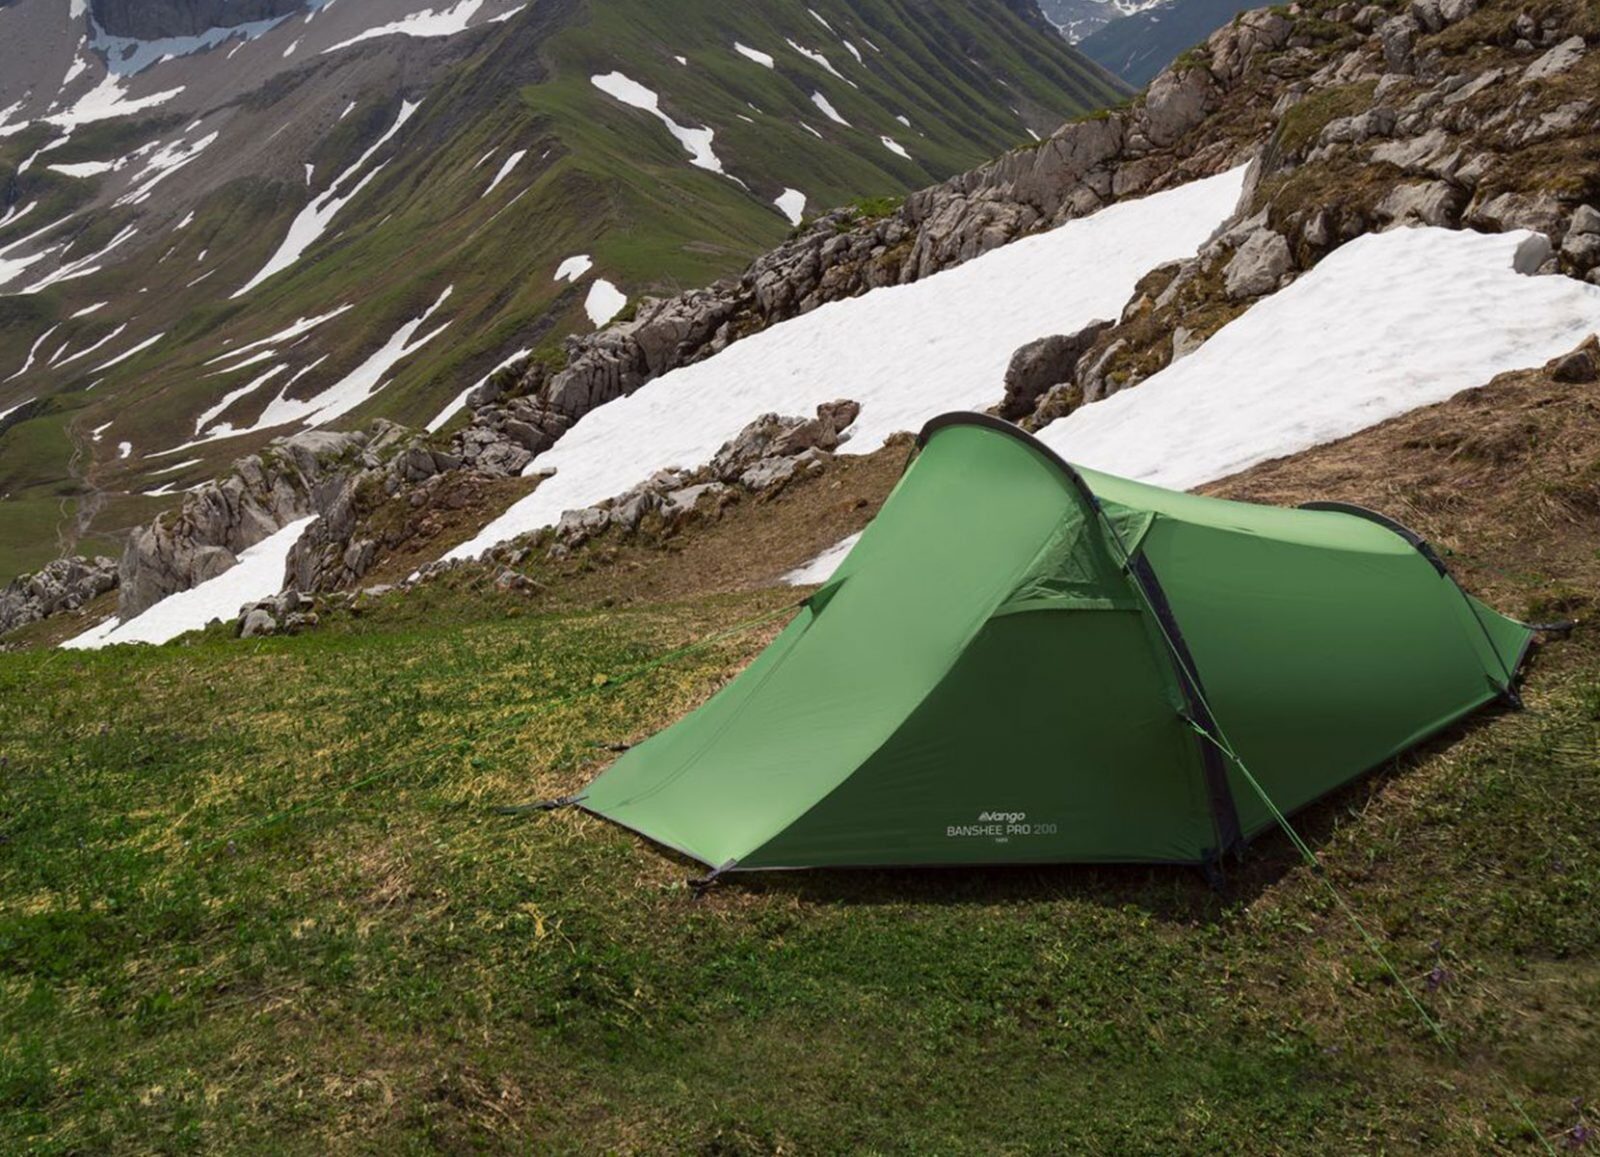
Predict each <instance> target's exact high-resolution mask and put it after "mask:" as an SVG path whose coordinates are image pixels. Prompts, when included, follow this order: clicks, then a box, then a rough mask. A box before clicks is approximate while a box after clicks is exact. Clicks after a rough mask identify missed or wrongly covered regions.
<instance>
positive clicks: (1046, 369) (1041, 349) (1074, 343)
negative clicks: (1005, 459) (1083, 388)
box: [1000, 321, 1112, 421]
mask: <svg viewBox="0 0 1600 1157" xmlns="http://www.w3.org/2000/svg"><path fill="white" fill-rule="evenodd" d="M1111 324H1112V323H1111V322H1109V321H1094V322H1090V323H1089V324H1088V325H1087V326H1085V327H1084V328H1083V329H1081V330H1079V331H1078V332H1077V333H1072V334H1052V335H1051V336H1049V337H1041V338H1038V339H1037V340H1035V341H1031V342H1029V343H1028V344H1027V345H1024V346H1020V347H1019V348H1018V349H1017V350H1016V351H1015V352H1014V353H1012V355H1011V362H1010V364H1009V365H1008V366H1007V367H1006V377H1005V397H1004V398H1003V399H1002V401H1001V403H1000V416H1001V417H1003V418H1007V419H1009V420H1011V421H1016V420H1017V419H1018V418H1020V417H1022V416H1023V415H1024V414H1028V413H1031V412H1032V410H1033V408H1034V404H1035V403H1036V402H1037V401H1038V400H1039V396H1040V395H1041V394H1043V393H1045V392H1046V391H1047V390H1049V389H1050V387H1052V386H1055V385H1059V384H1061V383H1063V382H1070V381H1072V378H1073V372H1074V370H1075V369H1076V367H1077V364H1078V359H1079V358H1081V357H1082V356H1083V355H1084V353H1085V352H1086V351H1087V350H1088V349H1089V347H1090V346H1092V345H1093V344H1094V341H1095V339H1096V338H1097V337H1099V336H1100V334H1101V333H1103V332H1104V331H1105V330H1106V329H1107V328H1108V327H1109V326H1110V325H1111Z"/></svg>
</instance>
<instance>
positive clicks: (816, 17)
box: [806, 8, 833, 32]
mask: <svg viewBox="0 0 1600 1157" xmlns="http://www.w3.org/2000/svg"><path fill="white" fill-rule="evenodd" d="M806 11H807V12H809V13H811V18H812V19H813V20H815V21H816V22H817V23H818V24H820V25H822V26H823V27H824V28H826V29H827V30H828V31H829V32H832V31H833V25H831V24H829V23H828V22H827V21H826V20H824V19H823V18H822V16H821V14H820V13H818V11H817V10H816V9H815V8H807V9H806Z"/></svg>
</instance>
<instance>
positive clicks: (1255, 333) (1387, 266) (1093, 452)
mask: <svg viewBox="0 0 1600 1157" xmlns="http://www.w3.org/2000/svg"><path fill="white" fill-rule="evenodd" d="M1546 251H1547V250H1546V249H1545V247H1544V242H1543V240H1542V239H1540V238H1538V237H1536V235H1534V234H1532V233H1526V232H1518V233H1493V234H1485V233H1473V232H1468V231H1460V232H1458V231H1455V230H1450V229H1433V228H1418V229H1397V230H1394V231H1391V232H1388V233H1371V234H1367V235H1366V236H1364V237H1358V238H1357V239H1356V240H1354V241H1352V242H1350V243H1349V244H1348V245H1345V246H1344V247H1343V248H1341V249H1338V250H1336V251H1335V252H1334V253H1332V254H1330V255H1329V256H1328V257H1327V258H1325V259H1324V260H1323V261H1322V262H1320V263H1319V264H1318V265H1317V266H1316V268H1314V269H1313V270H1311V272H1309V273H1307V274H1305V275H1304V276H1302V277H1301V278H1300V279H1299V280H1298V281H1296V282H1295V283H1294V284H1292V285H1290V286H1289V287H1288V288H1287V289H1282V290H1279V291H1278V292H1277V293H1276V294H1274V295H1272V296H1271V297H1267V298H1263V299H1262V300H1261V301H1259V302H1257V303H1256V304H1255V305H1253V306H1252V307H1251V308H1250V309H1249V311H1248V312H1246V313H1245V314H1244V315H1243V316H1241V317H1239V318H1238V319H1236V320H1235V321H1233V322H1232V323H1231V324H1229V325H1227V326H1224V327H1223V328H1222V329H1221V330H1220V331H1219V332H1218V333H1217V334H1216V335H1215V336H1213V337H1212V338H1211V340H1210V341H1208V342H1206V344H1205V345H1203V346H1201V347H1200V348H1199V349H1198V350H1196V351H1195V352H1194V353H1192V354H1190V355H1189V356H1188V357H1186V358H1184V359H1183V360H1181V361H1179V362H1177V363H1175V364H1173V365H1171V366H1168V367H1167V368H1166V369H1164V370H1162V371H1161V372H1160V373H1158V374H1155V375H1153V376H1152V377H1151V378H1150V379H1149V380H1148V381H1146V382H1144V383H1142V384H1141V385H1138V386H1135V387H1133V388H1132V389H1129V390H1124V391H1122V392H1121V393H1119V394H1113V395H1112V396H1111V397H1109V398H1107V399H1105V400H1104V401H1100V402H1095V403H1093V404H1091V405H1088V406H1084V407H1082V408H1081V409H1079V410H1076V411H1074V412H1073V413H1071V414H1069V415H1068V416H1067V417H1065V418H1062V419H1061V420H1060V421H1057V422H1053V423H1051V424H1050V425H1049V426H1046V427H1045V428H1044V429H1043V430H1042V431H1040V434H1039V437H1040V439H1041V440H1042V441H1043V442H1044V443H1045V444H1046V445H1048V446H1049V447H1050V448H1051V449H1053V450H1055V451H1056V452H1057V453H1058V454H1060V455H1061V456H1062V457H1063V458H1065V459H1067V460H1068V461H1069V462H1075V463H1078V464H1080V465H1083V466H1088V467H1090V468H1092V469H1095V470H1103V471H1105V472H1107V473H1109V474H1118V475H1121V476H1122V477H1124V478H1134V479H1137V480H1139V481H1141V482H1150V483H1154V484H1155V485H1157V486H1167V487H1172V488H1174V489H1180V490H1182V489H1188V488H1190V487H1194V486H1199V485H1201V484H1203V483H1206V482H1212V481H1215V480H1216V479H1218V478H1226V477H1227V476H1228V475H1230V474H1236V473H1238V472H1239V471H1241V470H1246V469H1249V468H1250V467H1251V466H1254V465H1256V464H1257V463H1259V462H1265V461H1268V460H1269V459H1272V458H1280V457H1283V456H1284V455H1288V454H1296V453H1299V452H1300V451H1302V450H1308V449H1310V448H1311V447H1313V446H1318V445H1321V444H1323V443H1325V442H1331V441H1334V440H1335V439H1338V438H1343V437H1347V436H1348V435H1350V434H1354V433H1357V432H1359V431H1361V430H1364V429H1366V428H1367V427H1369V426H1375V425H1377V424H1378V423H1379V422H1383V421H1386V420H1387V419H1389V418H1394V417H1398V416H1399V415H1401V414H1404V413H1407V412H1408V411H1410V410H1414V409H1417V408H1418V407H1421V406H1428V405H1432V404H1433V403H1435V402H1442V401H1444V400H1445V399H1446V398H1448V397H1450V396H1452V395H1454V394H1457V393H1459V392H1461V391H1462V390H1467V389H1472V388H1473V387H1475V386H1481V385H1483V384H1485V383H1486V382H1488V381H1489V380H1490V379H1491V378H1493V377H1494V376H1495V375H1496V374H1502V373H1505V372H1506V371H1508V370H1517V369H1526V368H1528V367H1531V366H1539V365H1543V364H1544V363H1545V362H1547V361H1549V360H1550V359H1551V358H1554V357H1558V356H1560V355H1561V354H1563V353H1566V352H1567V351H1568V350H1570V349H1572V348H1573V347H1574V346H1576V345H1577V344H1578V343H1579V342H1581V341H1583V340H1584V338H1586V337H1587V336H1588V335H1590V334H1592V333H1595V332H1597V331H1600V288H1596V287H1595V286H1592V285H1585V284H1583V283H1582V282H1579V281H1575V280H1573V279H1572V278H1570V277H1530V276H1528V275H1526V274H1523V273H1519V272H1517V269H1518V268H1519V267H1520V268H1531V267H1536V266H1537V265H1538V260H1537V258H1538V257H1539V256H1540V255H1541V254H1543V253H1544V252H1546ZM990 400H991V401H992V400H993V399H990ZM853 543H854V537H852V538H851V539H848V540H846V541H845V542H842V543H840V544H838V545H837V546H835V547H833V548H830V549H829V550H828V551H827V552H825V553H824V554H822V555H820V556H818V557H817V558H816V559H814V560H812V561H811V562H810V563H807V564H806V565H805V566H803V567H801V568H800V569H798V570H796V571H794V572H793V573H792V574H789V575H785V576H784V579H785V581H786V582H792V583H797V584H799V583H816V582H825V581H826V580H827V578H828V576H829V575H831V574H832V573H833V570H834V568H835V567H836V566H838V564H839V563H840V562H841V561H842V560H843V558H844V556H845V554H847V553H848V552H849V546H850V545H853Z"/></svg>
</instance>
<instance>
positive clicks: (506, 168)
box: [483, 149, 528, 197]
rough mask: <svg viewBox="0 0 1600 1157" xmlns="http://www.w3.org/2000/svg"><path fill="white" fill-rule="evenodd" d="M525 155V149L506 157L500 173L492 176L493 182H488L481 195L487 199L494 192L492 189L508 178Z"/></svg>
mask: <svg viewBox="0 0 1600 1157" xmlns="http://www.w3.org/2000/svg"><path fill="white" fill-rule="evenodd" d="M527 155H528V150H527V149H518V150H517V151H516V152H514V153H512V154H511V155H510V156H509V157H507V158H506V160H505V164H503V165H501V166H500V171H499V172H498V173H496V174H495V175H494V180H492V181H490V182H489V187H488V188H487V189H485V190H484V191H483V195H484V196H485V197H487V196H488V195H489V194H490V193H492V192H494V187H495V186H496V185H498V184H499V183H500V182H501V181H503V180H505V179H506V178H507V177H508V176H510V175H511V170H512V169H514V168H516V167H517V163H518V162H519V161H521V160H522V158H523V157H525V156H527Z"/></svg>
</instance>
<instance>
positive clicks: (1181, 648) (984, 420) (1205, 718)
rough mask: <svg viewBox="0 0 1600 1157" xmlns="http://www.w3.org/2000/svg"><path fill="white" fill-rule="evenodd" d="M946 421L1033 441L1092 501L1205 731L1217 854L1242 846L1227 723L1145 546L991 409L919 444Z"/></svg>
mask: <svg viewBox="0 0 1600 1157" xmlns="http://www.w3.org/2000/svg"><path fill="white" fill-rule="evenodd" d="M946 426H982V427H985V428H987V429H990V430H994V431H996V432H997V433H1001V434H1005V435H1007V436H1009V437H1012V438H1016V439H1018V440H1019V441H1022V442H1025V443H1027V444H1028V445H1029V446H1032V447H1033V448H1034V450H1036V451H1037V452H1038V453H1040V454H1042V455H1043V456H1044V457H1045V458H1047V459H1048V460H1049V461H1050V462H1052V463H1054V465H1055V466H1056V468H1057V469H1058V470H1060V471H1061V473H1062V474H1064V475H1065V476H1066V478H1067V480H1068V481H1069V482H1071V484H1072V487H1073V489H1074V490H1076V491H1077V492H1078V495H1079V497H1081V498H1082V499H1083V501H1084V502H1085V503H1087V504H1088V507H1089V509H1090V510H1091V511H1093V512H1094V516H1095V517H1096V518H1098V519H1099V520H1100V522H1101V524H1102V525H1104V527H1105V529H1106V534H1107V535H1108V536H1109V538H1110V540H1111V542H1112V543H1114V544H1115V546H1116V549H1117V554H1118V555H1119V556H1120V560H1121V563H1122V565H1123V567H1124V568H1125V569H1126V571H1127V573H1128V576H1129V578H1131V579H1132V580H1133V585H1134V588H1135V589H1136V590H1138V592H1139V595H1140V597H1141V598H1142V599H1143V601H1144V604H1145V606H1146V607H1148V608H1149V610H1150V613H1151V614H1152V615H1154V616H1155V618H1156V623H1157V626H1158V628H1159V630H1160V634H1161V638H1162V641H1163V643H1164V644H1165V646H1166V650H1167V655H1168V658H1169V659H1170V660H1171V662H1172V666H1173V668H1174V670H1175V671H1176V672H1177V676H1178V683H1179V686H1180V687H1181V689H1182V691H1183V697H1184V701H1185V702H1186V703H1188V705H1189V710H1190V712H1191V713H1192V715H1193V719H1192V723H1193V724H1194V725H1195V726H1196V729H1197V730H1199V731H1200V732H1201V733H1202V737H1201V739H1200V741H1199V742H1200V761H1201V767H1202V769H1203V771H1204V775H1205V782H1206V795H1207V797H1208V799H1209V802H1210V805H1211V819H1212V825H1213V827H1214V828H1215V829H1216V833H1217V840H1218V848H1217V855H1218V856H1221V855H1223V854H1224V853H1226V852H1228V851H1230V850H1233V849H1235V848H1238V847H1240V846H1242V844H1243V839H1242V837H1241V834H1240V828H1239V809H1238V808H1237V807H1236V806H1235V804H1234V802H1233V791H1232V789H1231V788H1230V787H1229V786H1228V767H1227V763H1226V761H1225V759H1224V752H1225V751H1226V750H1228V747H1227V742H1226V740H1225V739H1224V738H1223V735H1222V729H1221V727H1220V726H1218V724H1217V721H1216V718H1215V717H1214V716H1213V715H1212V714H1211V708H1210V706H1209V705H1208V704H1207V702H1206V693H1205V688H1204V686H1203V685H1202V684H1201V682H1200V674H1199V671H1198V669H1197V668H1196V666H1195V662H1194V656H1193V655H1192V654H1191V653H1190V651H1189V647H1188V644H1186V643H1185V642H1184V641H1183V631H1182V630H1181V629H1180V628H1179V626H1178V620H1177V616H1175V615H1174V614H1173V613H1172V604H1171V603H1169V602H1168V601H1167V596H1166V592H1165V591H1163V590H1162V589H1161V581H1160V580H1159V579H1158V578H1157V577H1156V572H1155V568H1154V567H1152V566H1151V565H1150V561H1149V559H1147V558H1146V557H1145V555H1144V553H1143V551H1140V552H1138V554H1137V556H1135V554H1134V552H1132V551H1130V550H1129V549H1128V544H1127V543H1126V542H1124V541H1123V538H1122V533H1121V532H1120V531H1119V530H1117V525H1116V523H1114V522H1112V521H1111V517H1110V516H1109V515H1108V514H1106V512H1105V507H1103V506H1102V505H1101V504H1100V496H1099V495H1097V494H1096V493H1095V492H1094V490H1093V489H1091V488H1090V486H1089V483H1088V482H1087V481H1086V480H1085V479H1084V477H1083V475H1082V474H1080V473H1078V469H1077V467H1075V466H1073V464H1072V463H1070V462H1068V461H1067V460H1066V459H1065V458H1063V457H1061V455H1059V454H1057V453H1056V452H1055V451H1054V450H1052V449H1051V448H1050V447H1049V446H1046V445H1045V444H1044V443H1043V442H1040V441H1039V440H1038V439H1037V438H1034V437H1032V436H1031V435H1029V434H1028V433H1026V432H1025V431H1024V430H1022V429H1021V428H1020V427H1018V426H1015V425H1013V424H1012V423H1010V422H1007V421H1005V420H1003V419H1001V418H996V417H994V416H993V415H992V414H969V413H963V412H959V411H958V412H955V413H950V414H941V415H939V416H938V417H937V418H933V419H931V420H930V421H929V422H928V423H927V424H926V425H924V426H923V427H922V430H921V432H920V433H919V434H918V435H917V447H918V448H919V449H920V448H921V447H922V446H925V445H926V444H927V442H928V439H929V438H931V437H932V436H933V435H934V434H935V433H936V432H938V431H939V430H941V429H943V428H944V427H946Z"/></svg>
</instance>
